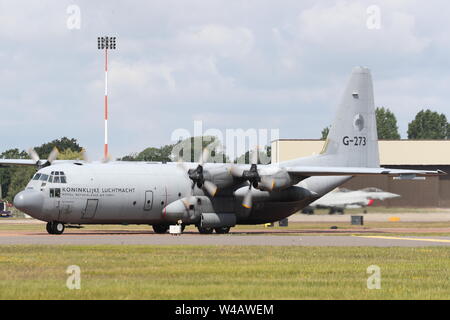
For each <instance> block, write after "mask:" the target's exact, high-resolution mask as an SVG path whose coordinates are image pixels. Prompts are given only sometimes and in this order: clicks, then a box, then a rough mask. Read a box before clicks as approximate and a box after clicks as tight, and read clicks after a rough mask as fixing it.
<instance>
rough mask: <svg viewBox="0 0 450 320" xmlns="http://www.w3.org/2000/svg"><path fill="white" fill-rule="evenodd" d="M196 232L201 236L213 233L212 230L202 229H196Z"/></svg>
mask: <svg viewBox="0 0 450 320" xmlns="http://www.w3.org/2000/svg"><path fill="white" fill-rule="evenodd" d="M197 229H198V232H200V233H201V234H211V233H213V231H214V229H213V228H202V227H197Z"/></svg>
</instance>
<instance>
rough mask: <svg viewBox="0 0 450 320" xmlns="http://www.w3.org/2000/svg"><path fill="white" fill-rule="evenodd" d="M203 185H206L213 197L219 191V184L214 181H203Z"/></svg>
mask: <svg viewBox="0 0 450 320" xmlns="http://www.w3.org/2000/svg"><path fill="white" fill-rule="evenodd" d="M203 186H204V187H205V189H206V191H208V193H209V194H210V195H211V197H214V196H215V195H216V193H217V186H216V185H215V184H214V183H212V182H211V181H208V180H205V182H204V183H203Z"/></svg>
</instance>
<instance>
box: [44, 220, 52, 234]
mask: <svg viewBox="0 0 450 320" xmlns="http://www.w3.org/2000/svg"><path fill="white" fill-rule="evenodd" d="M45 229H47V232H48V233H49V234H53V233H52V223H51V222H47V225H46V226H45Z"/></svg>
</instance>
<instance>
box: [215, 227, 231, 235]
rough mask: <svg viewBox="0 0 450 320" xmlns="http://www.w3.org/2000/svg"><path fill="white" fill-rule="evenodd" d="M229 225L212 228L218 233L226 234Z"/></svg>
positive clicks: (228, 230)
mask: <svg viewBox="0 0 450 320" xmlns="http://www.w3.org/2000/svg"><path fill="white" fill-rule="evenodd" d="M230 229H231V228H230V227H221V228H215V229H214V230H215V231H216V233H218V234H226V233H229V232H230Z"/></svg>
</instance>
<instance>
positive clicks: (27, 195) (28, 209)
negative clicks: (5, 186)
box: [13, 190, 44, 214]
mask: <svg viewBox="0 0 450 320" xmlns="http://www.w3.org/2000/svg"><path fill="white" fill-rule="evenodd" d="M13 203H14V206H15V207H16V208H17V209H19V210H20V211H22V212H25V213H28V214H33V213H38V212H40V211H41V209H42V205H43V203H44V196H43V194H42V193H41V192H38V191H31V190H26V191H21V192H19V193H18V194H16V196H15V197H14V201H13Z"/></svg>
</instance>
